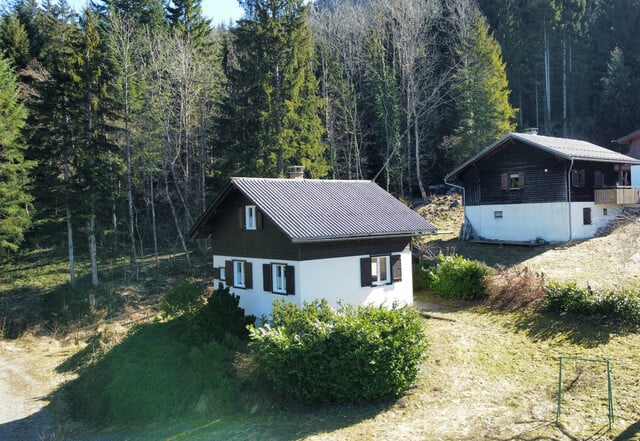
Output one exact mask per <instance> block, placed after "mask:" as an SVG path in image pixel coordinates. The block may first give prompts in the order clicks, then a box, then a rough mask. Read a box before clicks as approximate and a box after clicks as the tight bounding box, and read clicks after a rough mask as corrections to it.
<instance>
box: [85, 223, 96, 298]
mask: <svg viewBox="0 0 640 441" xmlns="http://www.w3.org/2000/svg"><path fill="white" fill-rule="evenodd" d="M87 233H88V234H89V257H90V258H91V285H93V286H94V287H97V286H98V285H99V281H98V258H97V253H96V218H95V215H94V214H91V218H90V219H89V220H88V221H87ZM91 306H95V297H94V298H93V303H92V305H91Z"/></svg>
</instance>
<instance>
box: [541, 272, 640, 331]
mask: <svg viewBox="0 0 640 441" xmlns="http://www.w3.org/2000/svg"><path fill="white" fill-rule="evenodd" d="M544 296H545V298H544V305H545V307H546V309H547V310H549V311H555V312H562V313H569V314H573V315H577V316H587V317H611V318H617V319H621V320H625V321H629V322H639V321H640V293H638V292H635V291H631V290H627V291H620V292H600V291H594V290H592V289H591V287H589V286H587V287H585V288H581V287H578V286H577V285H576V284H575V283H566V284H562V283H558V282H550V283H548V284H547V286H546V287H545V292H544Z"/></svg>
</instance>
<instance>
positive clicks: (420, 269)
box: [413, 263, 431, 291]
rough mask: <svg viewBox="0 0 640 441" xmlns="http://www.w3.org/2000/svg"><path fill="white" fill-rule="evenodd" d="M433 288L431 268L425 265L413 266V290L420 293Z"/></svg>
mask: <svg viewBox="0 0 640 441" xmlns="http://www.w3.org/2000/svg"><path fill="white" fill-rule="evenodd" d="M429 288H431V268H429V267H428V266H427V265H425V264H419V263H417V264H414V265H413V289H414V291H420V290H423V289H429Z"/></svg>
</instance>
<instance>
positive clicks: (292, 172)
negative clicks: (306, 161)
mask: <svg viewBox="0 0 640 441" xmlns="http://www.w3.org/2000/svg"><path fill="white" fill-rule="evenodd" d="M287 172H288V173H289V179H303V178H304V165H291V166H289V168H288V169H287Z"/></svg>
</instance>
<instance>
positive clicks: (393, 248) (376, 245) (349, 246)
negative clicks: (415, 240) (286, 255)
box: [300, 237, 411, 260]
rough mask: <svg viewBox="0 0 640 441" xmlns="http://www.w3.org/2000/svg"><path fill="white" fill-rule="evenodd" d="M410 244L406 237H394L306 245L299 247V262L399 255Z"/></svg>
mask: <svg viewBox="0 0 640 441" xmlns="http://www.w3.org/2000/svg"><path fill="white" fill-rule="evenodd" d="M410 242H411V239H410V238H408V237H396V238H383V239H362V240H338V241H333V242H321V243H308V244H302V245H300V260H313V259H328V258H332V257H347V256H361V255H367V254H392V253H399V252H401V251H402V250H404V249H405V248H407V247H408V246H409V245H410Z"/></svg>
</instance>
